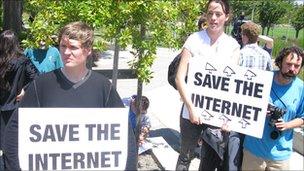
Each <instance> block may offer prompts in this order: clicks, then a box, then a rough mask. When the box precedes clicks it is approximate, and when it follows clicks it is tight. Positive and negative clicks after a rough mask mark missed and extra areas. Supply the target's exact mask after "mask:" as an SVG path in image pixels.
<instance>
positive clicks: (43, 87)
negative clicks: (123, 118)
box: [4, 69, 137, 170]
mask: <svg viewBox="0 0 304 171" xmlns="http://www.w3.org/2000/svg"><path fill="white" fill-rule="evenodd" d="M20 107H79V108H96V107H97V108H99V107H100V108H107V107H108V108H114V107H124V105H123V103H122V101H121V98H120V96H119V95H118V93H117V91H116V90H115V89H114V88H113V87H112V84H111V83H110V81H109V80H108V79H107V78H106V77H104V76H103V75H101V74H98V73H96V72H94V71H89V73H88V74H87V76H86V77H85V78H84V79H83V80H81V81H79V82H78V83H72V82H71V81H69V80H68V79H67V78H66V77H65V76H64V75H63V73H62V72H61V70H60V69H57V70H55V71H53V72H49V73H46V74H44V75H41V76H39V77H38V78H37V79H35V80H34V81H33V82H32V83H31V84H30V86H29V88H28V89H27V92H26V93H25V96H24V98H23V100H22V101H21V104H20ZM127 114H128V113H126V115H127ZM128 137H129V139H128V159H127V164H126V170H136V168H137V148H136V143H135V137H134V133H133V131H132V128H131V127H130V124H129V136H128ZM4 155H5V160H6V164H7V165H6V167H7V169H8V170H20V166H19V159H18V110H16V111H15V112H14V113H13V116H12V118H11V120H10V121H9V123H8V125H7V128H6V130H5V139H4Z"/></svg>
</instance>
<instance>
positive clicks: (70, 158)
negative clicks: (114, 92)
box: [18, 108, 128, 170]
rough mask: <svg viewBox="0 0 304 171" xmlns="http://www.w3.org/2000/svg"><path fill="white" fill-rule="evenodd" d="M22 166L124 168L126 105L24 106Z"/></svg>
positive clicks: (21, 145)
mask: <svg viewBox="0 0 304 171" xmlns="http://www.w3.org/2000/svg"><path fill="white" fill-rule="evenodd" d="M18 131H19V161H20V167H21V168H22V170H123V169H125V165H126V160H127V148H128V147H127V144H128V142H127V140H128V109H126V108H20V109H19V128H18Z"/></svg>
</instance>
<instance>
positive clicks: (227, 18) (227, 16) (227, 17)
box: [225, 14, 230, 22]
mask: <svg viewBox="0 0 304 171" xmlns="http://www.w3.org/2000/svg"><path fill="white" fill-rule="evenodd" d="M229 17H230V15H229V14H227V15H226V19H225V22H227V21H228V20H229Z"/></svg>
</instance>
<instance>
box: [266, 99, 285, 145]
mask: <svg viewBox="0 0 304 171" xmlns="http://www.w3.org/2000/svg"><path fill="white" fill-rule="evenodd" d="M268 111H270V120H269V125H270V126H271V127H274V128H275V130H273V131H272V132H271V133H270V138H271V139H273V140H275V139H277V138H278V137H279V136H280V135H281V133H282V131H280V130H278V129H277V128H276V126H275V123H277V122H278V121H279V120H280V119H282V117H283V115H284V114H285V113H286V110H284V109H281V108H279V107H277V106H275V105H273V104H271V103H269V104H268Z"/></svg>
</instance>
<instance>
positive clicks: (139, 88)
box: [135, 24, 146, 142]
mask: <svg viewBox="0 0 304 171" xmlns="http://www.w3.org/2000/svg"><path fill="white" fill-rule="evenodd" d="M145 34H146V28H145V25H144V24H141V25H140V37H141V39H142V41H144V39H145ZM143 53H144V50H143V49H139V55H138V60H140V59H141V58H142V57H143ZM142 91H143V83H142V81H141V80H139V79H138V80H137V97H136V98H137V100H136V101H137V103H136V108H137V109H141V105H142V104H141V97H142ZM136 116H137V117H136V130H135V137H136V142H138V140H139V134H140V131H141V122H140V121H141V117H142V116H141V112H140V110H137V111H136Z"/></svg>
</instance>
